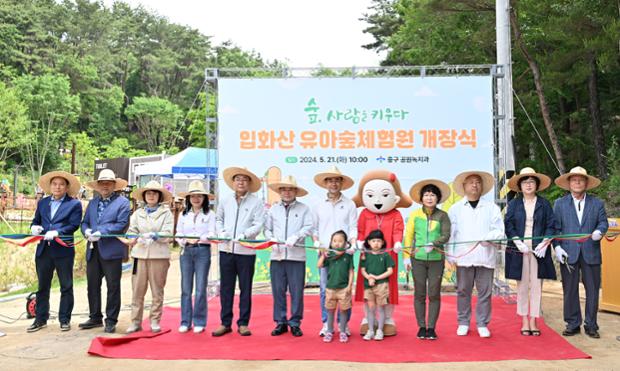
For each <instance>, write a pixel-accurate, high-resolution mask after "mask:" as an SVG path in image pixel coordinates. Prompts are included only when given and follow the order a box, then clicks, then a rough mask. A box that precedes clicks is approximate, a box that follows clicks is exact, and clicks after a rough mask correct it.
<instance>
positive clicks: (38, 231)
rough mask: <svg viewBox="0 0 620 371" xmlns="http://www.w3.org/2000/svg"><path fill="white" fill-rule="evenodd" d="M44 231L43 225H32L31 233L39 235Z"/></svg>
mask: <svg viewBox="0 0 620 371" xmlns="http://www.w3.org/2000/svg"><path fill="white" fill-rule="evenodd" d="M42 232H43V227H41V226H40V225H33V226H32V227H30V234H32V235H34V236H38V235H40V234H41V233H42Z"/></svg>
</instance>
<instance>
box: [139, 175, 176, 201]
mask: <svg viewBox="0 0 620 371" xmlns="http://www.w3.org/2000/svg"><path fill="white" fill-rule="evenodd" d="M146 191H159V192H161V194H162V199H161V200H159V203H162V202H168V201H170V200H172V193H170V192H169V191H168V190H167V189H166V188H164V187H163V186H162V185H161V184H159V182H158V181H156V180H151V181H150V182H148V183H146V185H145V186H144V187H142V188H138V189H136V190H135V191H133V197H134V198H135V199H136V200H139V201H142V200H144V197H143V195H144V192H146Z"/></svg>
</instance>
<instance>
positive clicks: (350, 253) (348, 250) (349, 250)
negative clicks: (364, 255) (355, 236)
mask: <svg viewBox="0 0 620 371" xmlns="http://www.w3.org/2000/svg"><path fill="white" fill-rule="evenodd" d="M348 245H349V248H348V249H346V251H345V252H346V253H347V254H349V255H353V254H355V249H356V245H355V244H350V243H349V244H348Z"/></svg>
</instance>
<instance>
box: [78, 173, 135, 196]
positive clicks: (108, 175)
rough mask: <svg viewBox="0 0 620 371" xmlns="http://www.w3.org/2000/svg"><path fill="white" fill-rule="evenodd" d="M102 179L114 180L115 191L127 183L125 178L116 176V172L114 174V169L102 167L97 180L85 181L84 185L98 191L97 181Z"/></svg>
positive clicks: (124, 186)
mask: <svg viewBox="0 0 620 371" xmlns="http://www.w3.org/2000/svg"><path fill="white" fill-rule="evenodd" d="M103 181H112V182H115V185H114V190H115V191H122V190H123V189H125V188H126V187H127V184H128V183H127V181H126V180H125V179H121V178H117V177H116V174H114V171H112V169H103V170H101V172H100V173H99V176H98V177H97V180H93V181H90V182H88V183H86V186H87V187H88V188H90V189H94V190H95V191H98V190H99V182H103Z"/></svg>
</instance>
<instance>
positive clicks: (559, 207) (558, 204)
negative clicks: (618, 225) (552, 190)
mask: <svg viewBox="0 0 620 371" xmlns="http://www.w3.org/2000/svg"><path fill="white" fill-rule="evenodd" d="M583 207H584V210H583V217H582V219H581V223H579V219H578V218H577V210H575V206H574V204H573V197H572V196H571V194H568V195H566V196H564V197H562V198H559V199H557V200H556V201H555V205H554V207H553V211H554V213H555V222H556V225H555V226H556V230H557V231H558V233H560V234H575V233H581V234H589V233H592V232H594V231H595V230H599V231H601V233H603V234H605V233H607V228H608V227H609V225H608V224H607V214H606V213H605V204H604V203H603V201H601V200H600V199H598V198H596V197H594V196H592V195H589V194H587V195H586V200H585V202H584V205H583ZM555 245H560V246H561V247H562V248H563V249H564V250H565V251H566V253H568V263H569V264H575V263H576V262H577V260H579V253H580V252H581V253H582V254H583V259H584V260H585V262H586V263H587V264H601V242H600V241H593V240H592V239H591V238H589V239H588V240H587V241H585V242H577V241H567V240H564V241H559V243H556V244H555Z"/></svg>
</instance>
